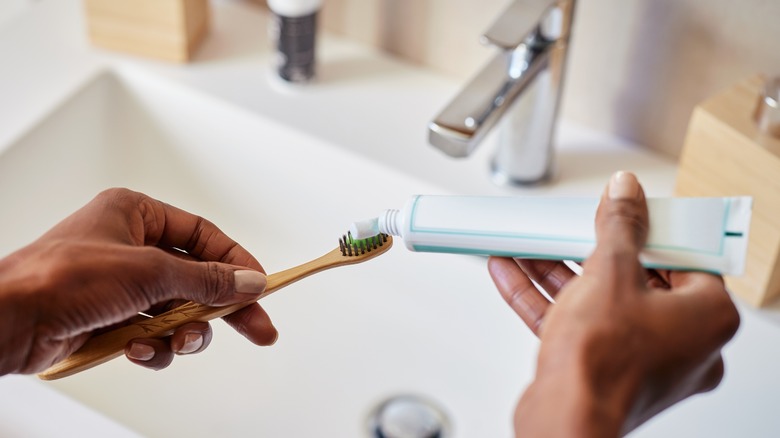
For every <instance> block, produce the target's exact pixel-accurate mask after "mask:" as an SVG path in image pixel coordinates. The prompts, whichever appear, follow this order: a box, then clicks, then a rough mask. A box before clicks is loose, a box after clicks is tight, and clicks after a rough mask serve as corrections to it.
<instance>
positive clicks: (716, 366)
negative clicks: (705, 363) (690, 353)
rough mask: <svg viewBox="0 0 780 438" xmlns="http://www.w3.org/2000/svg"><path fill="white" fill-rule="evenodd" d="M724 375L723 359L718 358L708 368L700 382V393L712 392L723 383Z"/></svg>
mask: <svg viewBox="0 0 780 438" xmlns="http://www.w3.org/2000/svg"><path fill="white" fill-rule="evenodd" d="M724 374H725V371H724V365H723V358H722V357H720V356H718V359H717V360H716V361H715V362H714V363H713V364H712V366H710V368H709V369H708V370H707V372H706V373H705V374H704V377H703V379H702V382H701V386H700V392H709V391H712V390H714V389H715V388H717V387H718V385H720V382H722V381H723V376H724Z"/></svg>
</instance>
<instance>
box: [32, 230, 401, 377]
mask: <svg viewBox="0 0 780 438" xmlns="http://www.w3.org/2000/svg"><path fill="white" fill-rule="evenodd" d="M392 245H393V238H392V237H390V236H388V235H386V234H381V235H379V236H376V237H374V238H370V239H362V240H356V239H353V238H352V234H351V233H347V235H345V236H342V237H341V238H339V247H338V248H336V249H334V250H332V251H330V252H329V253H327V254H325V255H323V256H321V257H319V258H316V259H314V260H311V261H309V262H307V263H304V264H302V265H299V266H296V267H293V268H290V269H287V270H284V271H281V272H277V273H275V274H271V275H269V276H268V279H267V281H268V283H267V285H266V288H265V291H264V292H263V293H262V294H261V295H260V297H259V298H258V300H259V299H261V298H264V297H267V296H268V295H271V294H272V293H274V292H276V291H277V290H279V289H281V288H283V287H285V286H288V285H290V284H292V283H294V282H296V281H298V280H300V279H302V278H305V277H308V276H309V275H312V274H316V273H318V272H321V271H324V270H326V269H330V268H335V267H338V266H345V265H352V264H355V263H361V262H364V261H366V260H370V259H372V258H375V257H377V256H379V255H381V254H384V253H385V252H387V250H388V249H390V247H391V246H392ZM253 302H254V300H253V301H249V302H243V303H238V304H233V305H230V306H224V307H211V306H206V305H203V304H198V303H194V302H192V301H190V302H188V303H186V304H183V305H181V306H179V307H177V308H175V309H172V310H169V311H167V312H165V313H162V314H160V315H157V316H155V317H152V318H149V319H146V320H143V321H139V322H136V323H134V324H130V325H127V326H124V327H119V328H116V329H114V330H111V331H108V332H105V333H102V334H100V335H97V336H95V337H92V338H90V339H89V340H88V341H87V342H86V343H85V344H84V345H82V346H81V348H80V349H78V350H77V351H76V352H74V353H73V354H71V355H70V356H68V357H67V358H65V359H63V360H62V361H61V362H58V363H56V364H54V365H52V366H51V367H50V368H48V369H47V370H45V371H43V372H42V373H40V374H38V377H39V378H41V379H42V380H56V379H60V378H62V377H67V376H71V375H73V374H76V373H79V372H81V371H84V370H87V369H89V368H92V367H94V366H97V365H100V364H102V363H105V362H108V361H109V360H111V359H114V358H117V357H119V356H121V355H122V353H123V352H124V349H125V346H126V345H127V343H128V342H129V341H130V340H131V339H136V338H157V337H162V336H167V335H170V334H171V333H172V332H173V330H174V329H175V328H177V327H179V326H181V325H183V324H186V323H189V322H195V321H202V322H205V321H210V320H212V319H216V318H220V317H222V316H225V315H228V314H230V313H233V312H235V311H237V310H239V309H241V308H244V307H246V306H248V305H249V304H251V303H253Z"/></svg>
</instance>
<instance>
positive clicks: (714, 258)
mask: <svg viewBox="0 0 780 438" xmlns="http://www.w3.org/2000/svg"><path fill="white" fill-rule="evenodd" d="M598 204H599V199H598V198H549V197H498V196H495V197H481V196H425V195H418V196H414V197H413V198H411V199H410V200H409V201H408V202H407V203H406V205H405V206H404V207H403V209H401V210H385V211H384V212H383V213H382V214H381V215H380V216H379V217H377V218H373V219H369V220H365V221H360V222H355V223H353V224H352V227H351V228H350V232H351V233H352V236H353V237H354V238H356V239H363V238H367V237H370V236H374V235H376V234H378V233H385V234H390V235H392V236H399V237H401V238H403V241H404V243H405V245H406V247H407V248H409V249H410V250H412V251H422V252H440V253H456V254H474V255H498V256H507V257H520V258H539V259H555V260H573V261H582V260H584V259H586V258H587V257H588V256H589V255H590V253H591V252H592V251H593V249H594V248H595V244H596V235H595V229H594V220H595V216H596V209H597V207H598ZM647 206H648V210H649V213H650V233H649V236H648V239H647V244H646V245H645V248H644V250H643V251H642V253H641V254H640V261H641V262H642V264H643V265H644V266H645V267H648V268H659V269H660V268H663V269H680V270H701V271H710V272H716V273H720V274H727V275H741V274H742V272H743V271H744V267H745V255H746V251H747V242H748V230H749V227H750V216H751V207H752V198H750V197H747V196H745V197H726V198H649V199H648V200H647Z"/></svg>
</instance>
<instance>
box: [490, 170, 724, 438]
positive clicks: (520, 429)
mask: <svg viewBox="0 0 780 438" xmlns="http://www.w3.org/2000/svg"><path fill="white" fill-rule="evenodd" d="M648 228H649V223H648V214H647V205H646V201H645V195H644V192H643V190H642V188H641V186H640V185H639V182H638V181H637V180H636V177H635V176H634V175H633V174H630V173H625V172H618V173H616V174H615V175H613V177H612V179H611V180H610V183H609V186H608V187H607V190H606V191H605V193H604V195H603V196H602V199H601V204H600V205H599V208H598V212H597V215H596V235H597V243H596V249H595V250H594V252H593V253H592V255H591V256H590V257H589V258H588V259H587V260H586V261H585V263H584V264H583V272H582V275H576V274H575V273H574V272H573V271H572V270H571V269H569V267H567V266H566V265H565V264H564V263H562V262H556V261H543V260H521V259H511V258H498V257H491V258H490V259H489V262H488V268H489V271H490V274H491V276H492V277H493V280H494V282H495V283H496V286H497V288H498V290H499V292H500V293H501V295H502V296H503V297H504V299H505V300H506V301H507V303H508V304H509V305H510V307H511V308H512V309H513V310H514V311H515V312H516V313H517V314H518V315H519V316H520V318H521V319H522V320H523V322H525V324H526V325H527V326H528V327H529V328H530V329H531V330H532V331H533V332H534V333H535V334H537V336H539V338H540V340H541V348H540V351H539V357H538V362H537V373H536V377H535V379H534V381H533V382H532V384H531V385H530V386H529V387H528V389H527V390H526V392H525V393H524V394H523V396H522V398H521V400H520V402H519V403H518V406H517V409H516V412H515V428H516V433H517V434H518V436H519V435H520V434H522V435H528V436H540V435H545V436H547V435H554V436H574V435H576V436H600V437H605V436H618V435H622V434H625V433H628V432H629V431H631V430H633V429H634V428H636V427H637V426H639V425H640V424H642V423H643V422H645V421H647V420H648V419H649V418H651V417H652V416H653V415H655V414H657V413H659V412H661V411H662V410H664V409H665V408H667V407H669V406H671V405H673V404H674V403H676V402H678V401H680V400H683V399H685V398H687V397H689V396H691V395H693V394H696V393H700V392H705V391H709V390H711V389H713V388H715V387H716V386H717V385H718V384H719V383H720V380H721V378H722V376H723V358H722V356H721V348H722V347H723V346H724V344H726V343H727V342H728V341H729V340H730V339H731V337H732V336H733V335H734V333H735V332H736V330H737V328H738V326H739V314H738V312H737V310H736V308H735V306H734V304H733V302H732V301H731V299H730V297H729V295H728V293H727V291H726V289H725V286H724V284H723V279H722V278H721V277H719V276H716V275H712V274H708V273H702V272H685V271H661V270H646V269H644V268H642V266H641V265H640V263H639V260H638V255H639V252H640V250H641V248H642V247H643V245H644V243H645V241H646V238H647V233H648ZM532 280H533V281H535V282H536V283H538V284H539V285H540V286H541V287H542V288H544V290H545V291H546V292H547V293H548V294H549V295H550V296H551V297H552V298H553V299H554V302H551V301H549V300H548V299H547V298H546V297H545V296H544V295H543V294H542V293H541V292H540V291H539V290H538V289H537V288H536V287H535V286H534V283H533V282H532Z"/></svg>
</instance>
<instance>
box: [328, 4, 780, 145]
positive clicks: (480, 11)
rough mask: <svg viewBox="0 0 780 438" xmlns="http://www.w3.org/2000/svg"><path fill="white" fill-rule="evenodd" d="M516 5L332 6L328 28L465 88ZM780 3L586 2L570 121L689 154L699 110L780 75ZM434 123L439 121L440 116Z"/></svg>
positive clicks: (574, 54)
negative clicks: (686, 141) (729, 92)
mask: <svg viewBox="0 0 780 438" xmlns="http://www.w3.org/2000/svg"><path fill="white" fill-rule="evenodd" d="M507 4H508V1H507V0H326V1H325V8H324V10H323V14H322V22H323V27H324V28H326V29H328V30H329V31H332V32H337V33H341V34H343V35H347V36H349V37H352V38H354V39H357V40H360V41H364V42H367V43H369V44H374V45H376V46H378V47H382V48H384V49H386V50H387V51H389V52H391V53H394V54H396V55H398V56H400V57H403V58H405V59H408V60H410V61H412V62H415V63H420V64H423V65H426V66H430V67H432V68H434V69H437V70H440V71H442V72H445V73H447V74H450V75H453V76H455V77H458V78H463V79H464V80H465V79H466V78H468V77H469V76H470V75H471V74H473V73H474V72H475V71H476V69H477V68H478V67H479V66H480V65H481V64H482V63H484V62H485V60H486V59H488V57H489V56H491V54H492V53H493V52H492V51H491V49H488V48H485V47H482V46H480V45H479V42H478V39H479V35H480V34H481V32H483V31H484V30H485V29H486V28H487V27H488V26H489V25H490V23H491V22H492V20H493V19H494V17H495V16H496V15H497V14H498V13H499V12H500V11H501V10H502V9H503V8H504V7H505V6H506V5H507ZM779 21H780V1H778V0H740V1H734V0H579V1H578V4H577V10H576V14H575V28H574V35H573V41H572V49H571V54H570V63H569V70H568V72H567V84H566V92H565V95H564V101H563V109H562V111H563V116H564V117H566V118H569V119H573V120H577V121H579V122H582V123H584V124H587V125H589V126H592V127H594V128H596V129H599V130H604V131H608V132H612V133H615V134H618V135H620V136H622V137H624V138H627V139H630V140H632V141H635V142H637V143H639V144H642V145H646V146H648V147H651V148H653V149H656V150H658V151H661V152H663V153H665V154H668V155H672V156H676V155H678V154H679V151H680V148H681V146H682V142H683V138H684V135H685V130H686V126H687V123H688V119H689V117H690V113H691V110H692V109H693V107H694V106H695V105H696V104H697V103H698V102H699V101H701V100H702V99H704V98H706V97H707V96H709V95H711V94H712V93H714V92H716V91H718V90H720V89H722V88H724V87H728V86H729V85H730V84H732V83H734V82H736V81H739V80H741V79H742V78H744V77H745V76H747V75H751V74H754V73H758V72H762V73H770V74H780V23H778V22H779ZM432 116H433V115H432Z"/></svg>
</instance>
